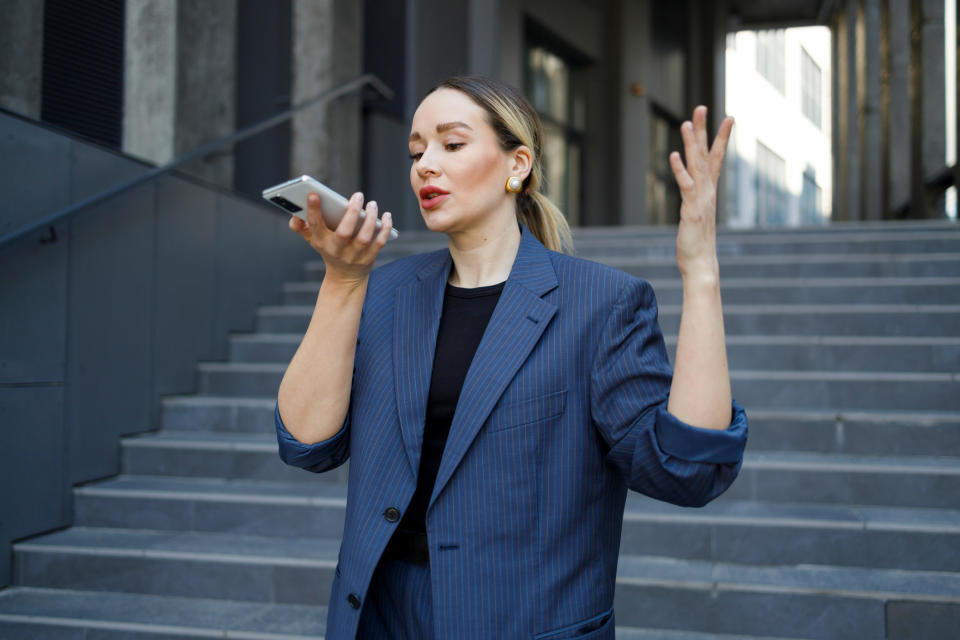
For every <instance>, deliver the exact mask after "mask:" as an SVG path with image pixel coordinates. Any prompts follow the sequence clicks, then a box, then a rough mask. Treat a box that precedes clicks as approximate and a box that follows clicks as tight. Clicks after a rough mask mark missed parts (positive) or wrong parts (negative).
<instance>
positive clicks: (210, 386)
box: [197, 362, 960, 411]
mask: <svg viewBox="0 0 960 640" xmlns="http://www.w3.org/2000/svg"><path fill="white" fill-rule="evenodd" d="M286 367H287V363H255V362H202V363H199V364H198V365H197V373H198V379H199V391H200V393H203V394H210V395H221V396H230V395H236V396H243V397H250V396H260V397H270V396H274V395H276V393H277V390H278V389H279V387H280V381H281V380H282V379H283V373H284V371H285V370H286ZM730 377H731V381H732V384H733V393H734V395H735V396H736V398H737V399H738V400H739V401H740V402H741V403H742V404H743V405H744V406H745V407H754V408H768V409H769V408H789V409H800V408H804V407H810V406H814V407H818V408H821V409H838V410H839V409H847V410H848V409H894V410H904V409H913V410H930V411H958V410H960V373H927V372H923V373H917V372H869V371H868V372H856V371H855V372H845V371H780V370H733V371H731V373H730Z"/></svg>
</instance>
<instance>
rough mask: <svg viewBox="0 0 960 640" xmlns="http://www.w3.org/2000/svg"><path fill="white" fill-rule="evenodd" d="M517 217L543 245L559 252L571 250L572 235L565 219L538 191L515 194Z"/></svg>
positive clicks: (569, 251) (570, 251)
mask: <svg viewBox="0 0 960 640" xmlns="http://www.w3.org/2000/svg"><path fill="white" fill-rule="evenodd" d="M517 217H518V218H519V219H520V222H522V223H523V224H525V225H526V226H527V228H528V229H530V232H531V233H532V234H533V235H534V236H536V238H537V240H539V241H540V242H541V243H542V244H543V246H545V247H546V248H547V249H550V250H551V251H558V252H560V253H572V252H573V236H572V234H571V233H570V225H569V224H568V223H567V219H566V218H565V217H564V216H563V213H561V212H560V209H558V208H557V205H555V204H553V202H551V200H550V198H548V197H547V196H545V195H543V194H542V193H540V192H539V191H533V192H531V193H529V194H528V193H525V192H522V191H521V192H520V193H519V194H517Z"/></svg>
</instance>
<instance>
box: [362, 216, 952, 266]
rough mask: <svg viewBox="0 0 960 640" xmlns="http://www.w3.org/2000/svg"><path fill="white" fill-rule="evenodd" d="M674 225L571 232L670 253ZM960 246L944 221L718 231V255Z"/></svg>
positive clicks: (624, 250) (391, 251)
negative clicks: (847, 228)
mask: <svg viewBox="0 0 960 640" xmlns="http://www.w3.org/2000/svg"><path fill="white" fill-rule="evenodd" d="M676 238H677V234H676V229H675V228H669V227H668V228H660V229H655V230H651V229H649V228H647V229H644V228H636V227H635V228H629V227H610V228H608V229H606V230H602V231H597V232H593V233H588V234H583V233H578V234H576V235H575V236H574V243H573V244H574V253H575V255H579V256H584V257H590V256H591V255H597V254H599V255H608V256H612V255H648V256H650V255H673V253H674V251H675V249H676ZM446 246H447V239H446V236H443V235H441V234H432V235H431V234H421V235H412V234H410V233H407V234H405V235H404V238H403V239H402V240H401V241H399V242H389V243H387V245H386V246H385V247H384V248H383V250H382V251H381V255H382V256H385V257H391V258H392V257H394V256H404V255H410V254H413V253H423V252H426V251H434V250H436V249H442V248H445V247H446ZM958 247H960V226H958V225H957V224H956V223H951V224H945V225H943V226H942V227H939V228H932V227H931V228H928V229H915V230H905V229H894V228H890V229H888V230H863V229H860V230H856V231H854V232H851V233H838V232H837V231H836V230H835V229H834V228H832V227H831V228H821V229H819V230H807V231H806V232H801V231H797V230H792V229H791V230H788V231H781V232H761V233H756V232H752V231H731V230H725V231H724V230H721V231H720V232H719V233H718V234H717V253H718V255H720V256H721V259H722V257H723V256H727V255H764V254H766V255H776V254H780V255H791V254H798V253H804V254H808V255H809V254H831V253H926V252H932V253H936V252H944V253H949V252H951V251H955V250H956V249H957V248H958Z"/></svg>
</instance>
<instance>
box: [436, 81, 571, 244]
mask: <svg viewBox="0 0 960 640" xmlns="http://www.w3.org/2000/svg"><path fill="white" fill-rule="evenodd" d="M444 88H446V89H456V90H457V91H460V92H462V93H465V94H466V95H468V96H469V97H470V98H471V99H473V101H474V102H476V103H477V104H478V105H480V106H481V107H483V109H484V110H485V111H486V112H487V116H488V117H489V121H490V125H491V126H492V127H493V130H494V132H496V134H497V138H498V139H499V141H500V146H501V147H502V148H503V149H504V150H505V151H512V150H514V149H516V148H517V147H519V146H521V145H523V146H526V147H527V148H529V149H530V151H531V152H532V154H533V158H532V164H533V167H532V169H531V171H530V175H528V176H527V177H526V179H524V181H523V189H522V190H521V191H520V193H518V194H517V218H518V219H519V220H520V221H521V222H523V224H525V225H526V226H527V228H528V229H530V232H531V233H533V235H534V236H536V238H537V240H539V241H540V242H541V243H543V245H544V246H545V247H547V248H548V249H551V250H553V251H560V252H564V253H572V252H573V236H572V235H571V233H570V225H569V224H568V223H567V219H566V218H565V217H564V215H563V213H562V212H561V211H560V209H559V208H557V205H555V204H553V202H551V201H550V199H549V198H548V197H547V196H545V195H543V194H542V193H540V191H539V189H540V186H541V185H542V184H543V163H541V162H540V158H541V157H542V155H543V125H542V124H541V123H540V118H539V116H537V112H536V110H534V108H533V107H532V106H531V105H530V103H529V102H528V101H527V99H526V98H525V97H524V95H523V94H522V93H520V92H519V91H518V90H517V89H515V88H514V87H512V86H510V85H508V84H506V83H504V82H500V81H499V80H494V79H493V78H487V77H484V76H454V77H452V78H447V79H446V80H444V81H443V82H441V83H439V84H438V85H437V86H435V87H433V88H432V89H430V91H428V92H427V95H430V94H431V93H433V92H434V91H436V90H437V89H444Z"/></svg>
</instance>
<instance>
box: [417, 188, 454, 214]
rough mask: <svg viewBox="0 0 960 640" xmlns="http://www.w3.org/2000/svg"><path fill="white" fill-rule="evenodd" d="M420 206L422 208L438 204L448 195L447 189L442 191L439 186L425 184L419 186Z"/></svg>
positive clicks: (431, 207)
mask: <svg viewBox="0 0 960 640" xmlns="http://www.w3.org/2000/svg"><path fill="white" fill-rule="evenodd" d="M419 193H420V206H422V207H423V208H424V209H433V208H434V207H437V206H439V205H440V203H441V202H443V201H444V200H446V199H447V196H448V195H450V192H449V191H444V190H443V189H441V188H440V187H435V186H433V185H429V184H428V185H427V186H425V187H421V188H420V192H419Z"/></svg>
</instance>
